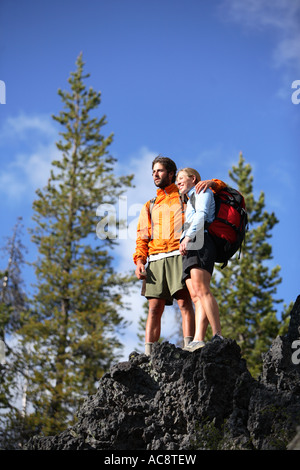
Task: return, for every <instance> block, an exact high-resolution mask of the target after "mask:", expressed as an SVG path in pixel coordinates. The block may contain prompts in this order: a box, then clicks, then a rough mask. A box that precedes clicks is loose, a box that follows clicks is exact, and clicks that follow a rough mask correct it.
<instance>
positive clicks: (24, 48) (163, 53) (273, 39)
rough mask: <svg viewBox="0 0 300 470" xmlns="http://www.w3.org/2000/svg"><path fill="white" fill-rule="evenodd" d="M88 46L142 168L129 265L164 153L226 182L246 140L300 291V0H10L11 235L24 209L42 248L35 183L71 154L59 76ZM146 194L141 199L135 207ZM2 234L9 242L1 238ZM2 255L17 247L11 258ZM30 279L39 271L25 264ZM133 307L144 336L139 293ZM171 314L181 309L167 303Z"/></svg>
mask: <svg viewBox="0 0 300 470" xmlns="http://www.w3.org/2000/svg"><path fill="white" fill-rule="evenodd" d="M80 52H82V53H83V59H84V61H85V63H86V66H85V71H86V72H88V73H90V74H91V77H90V78H89V79H88V81H87V85H88V86H92V87H93V88H94V89H95V90H99V91H101V93H102V103H101V106H100V108H99V116H102V115H103V114H106V116H107V120H108V124H107V126H106V127H105V128H104V130H103V131H104V133H106V135H108V134H109V133H111V132H113V133H114V142H113V144H112V146H111V149H110V150H111V154H112V155H113V156H115V157H116V158H117V159H118V163H117V165H116V171H117V172H118V173H119V174H124V173H126V174H128V173H132V172H133V173H134V174H135V184H136V187H135V189H132V190H130V191H128V194H127V196H126V197H127V200H126V201H127V205H128V207H131V216H130V217H131V219H130V217H129V222H130V223H131V236H128V237H127V239H122V240H120V245H119V248H117V249H116V250H115V254H116V262H117V264H118V269H120V270H123V269H126V270H128V269H132V268H133V267H134V266H133V263H132V252H133V250H134V227H135V225H134V224H135V222H136V216H137V213H138V208H139V205H141V204H142V203H144V202H145V201H146V200H147V199H149V198H150V197H152V196H153V195H154V194H155V188H154V185H153V182H152V178H151V161H152V159H153V157H154V156H155V155H156V154H158V153H160V154H163V155H166V156H169V157H171V158H173V159H174V160H175V161H176V163H177V165H178V167H182V166H193V167H196V168H197V169H198V170H199V172H200V174H201V176H202V179H206V178H211V177H216V178H220V179H223V180H225V181H230V180H229V178H228V170H229V169H231V167H232V165H233V164H236V163H237V161H238V156H239V152H240V151H242V152H243V155H244V158H245V160H246V162H247V163H250V164H251V166H252V170H253V176H254V191H255V194H256V195H257V196H258V195H259V193H260V191H264V193H265V199H266V208H267V210H268V211H270V212H272V211H274V212H275V214H276V216H277V218H278V219H279V221H280V223H279V224H277V225H276V227H275V228H274V229H273V232H272V235H273V236H272V239H271V243H272V246H273V255H274V259H273V261H272V263H271V266H272V265H277V264H279V265H280V266H281V276H282V278H283V281H282V284H281V285H280V286H279V288H278V298H282V299H283V300H284V302H285V303H289V302H290V301H294V300H295V299H296V297H297V295H298V294H299V293H300V292H299V281H298V279H299V275H298V266H297V264H298V263H297V261H298V260H299V232H300V227H299V209H298V200H299V196H298V180H299V169H300V168H299V123H300V104H294V103H293V102H292V99H291V97H292V93H293V92H294V91H295V90H293V89H292V83H293V82H294V81H295V80H300V1H299V0H285V1H284V0H273V1H270V0H249V1H243V2H242V1H240V0H213V1H209V0H184V1H183V0H160V1H158V0H151V1H148V0H144V1H141V0H140V1H137V0H123V1H122V0H98V1H95V0H85V1H84V2H83V1H78V0H73V1H70V0H60V1H57V0H52V1H51V2H46V1H44V0H43V1H41V0H28V1H26V2H24V1H22V0H2V1H1V4H0V80H2V81H3V82H4V83H5V87H6V88H5V98H6V99H5V104H0V158H1V167H0V196H1V200H2V204H1V226H0V239H1V240H2V237H4V236H8V235H10V234H11V232H12V228H13V226H14V224H15V223H16V220H17V217H18V216H22V217H23V224H24V240H25V242H26V245H27V246H28V250H29V252H28V255H27V259H28V260H29V261H33V260H34V258H35V256H36V249H35V247H32V245H31V243H30V238H29V235H28V234H27V232H26V231H27V228H28V227H31V226H32V225H33V222H32V219H31V217H32V201H33V199H34V195H35V190H36V189H37V188H40V187H42V186H43V185H44V184H45V182H46V181H47V178H48V175H49V171H50V163H51V161H52V160H53V159H54V158H57V156H58V152H57V150H56V147H55V142H56V141H57V140H58V132H59V128H58V127H57V126H58V125H57V124H56V123H55V122H54V121H53V120H52V118H51V115H52V114H58V113H59V111H60V110H61V108H62V104H61V101H60V98H59V96H58V94H57V90H58V88H62V89H66V88H67V87H68V84H67V79H68V77H69V75H70V72H71V71H73V70H75V61H76V58H77V56H78V55H79V53H80ZM134 204H136V206H133V205H134ZM1 245H2V243H1ZM1 262H2V265H1V266H2V267H4V266H5V265H6V260H5V259H4V260H2V261H1ZM25 278H26V279H25V280H26V282H31V275H30V271H28V270H25ZM130 302H131V303H132V310H131V311H130V312H127V313H126V316H127V318H128V319H129V321H132V327H131V328H130V329H129V330H128V332H127V337H126V339H125V342H126V345H127V346H126V352H130V351H131V350H132V349H133V348H134V343H135V342H136V339H135V337H134V335H135V329H136V319H137V316H138V314H139V313H140V308H141V298H140V296H139V294H138V293H135V294H133V295H132V298H131V299H130ZM166 315H168V314H166Z"/></svg>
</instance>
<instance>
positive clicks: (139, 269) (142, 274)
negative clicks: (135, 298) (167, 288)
mask: <svg viewBox="0 0 300 470" xmlns="http://www.w3.org/2000/svg"><path fill="white" fill-rule="evenodd" d="M135 275H136V277H137V278H138V279H146V269H145V265H144V263H143V262H142V261H141V260H139V259H138V260H137V263H136V270H135Z"/></svg>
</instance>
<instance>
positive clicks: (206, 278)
mask: <svg viewBox="0 0 300 470" xmlns="http://www.w3.org/2000/svg"><path fill="white" fill-rule="evenodd" d="M200 180H201V178H200V175H199V173H198V172H197V170H194V169H193V168H183V169H182V170H179V172H178V174H177V186H178V189H179V191H180V193H181V194H184V195H186V196H187V197H188V198H189V199H188V202H187V207H186V213H185V225H184V230H183V233H182V235H181V238H180V248H179V251H180V253H181V255H182V265H183V276H182V279H183V281H185V283H186V286H187V288H188V290H189V292H190V295H191V298H192V300H193V302H194V305H195V310H196V312H195V313H196V318H195V322H196V325H195V327H196V328H195V335H194V338H193V341H192V342H191V343H190V344H189V345H188V346H187V347H185V348H184V349H185V350H187V351H190V352H192V351H195V350H196V349H198V348H201V347H203V346H204V345H205V342H204V338H205V334H206V330H207V327H208V324H210V326H211V328H212V333H213V338H212V340H222V339H223V337H222V336H221V324H220V315H219V307H218V304H217V301H216V299H215V297H214V296H213V294H212V292H211V290H210V280H211V276H212V273H213V269H214V263H215V261H216V246H215V243H214V241H213V239H212V238H211V235H210V234H209V233H208V231H207V230H206V228H205V223H210V222H212V221H213V220H214V216H215V200H214V195H213V192H212V191H211V189H209V188H208V189H207V190H206V191H205V192H203V191H201V192H200V193H199V194H196V191H195V185H196V184H197V183H198V182H199V181H200ZM193 199H194V202H193V204H192V202H191V201H192V200H193Z"/></svg>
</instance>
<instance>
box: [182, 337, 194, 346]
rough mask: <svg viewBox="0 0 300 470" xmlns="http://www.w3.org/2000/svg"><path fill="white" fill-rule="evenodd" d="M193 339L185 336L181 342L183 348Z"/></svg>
mask: <svg viewBox="0 0 300 470" xmlns="http://www.w3.org/2000/svg"><path fill="white" fill-rule="evenodd" d="M192 339H193V337H192V336H185V337H184V338H183V341H184V347H185V348H186V347H187V345H188V344H190V342H191V341H192Z"/></svg>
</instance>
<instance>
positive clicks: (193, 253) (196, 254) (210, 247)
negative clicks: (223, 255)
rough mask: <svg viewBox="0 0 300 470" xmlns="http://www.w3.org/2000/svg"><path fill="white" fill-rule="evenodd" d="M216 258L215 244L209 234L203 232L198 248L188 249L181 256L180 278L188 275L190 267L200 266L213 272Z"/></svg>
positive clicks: (184, 278)
mask: <svg viewBox="0 0 300 470" xmlns="http://www.w3.org/2000/svg"><path fill="white" fill-rule="evenodd" d="M215 260H216V246H215V243H214V241H213V239H212V238H211V236H210V235H209V233H207V232H205V233H204V243H203V246H202V248H201V249H200V250H190V251H188V252H187V254H186V255H184V256H183V257H182V280H183V281H185V280H186V279H188V278H189V277H190V270H191V268H196V267H198V268H201V269H205V270H206V271H208V272H209V273H210V274H212V273H213V270H214V264H215Z"/></svg>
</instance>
